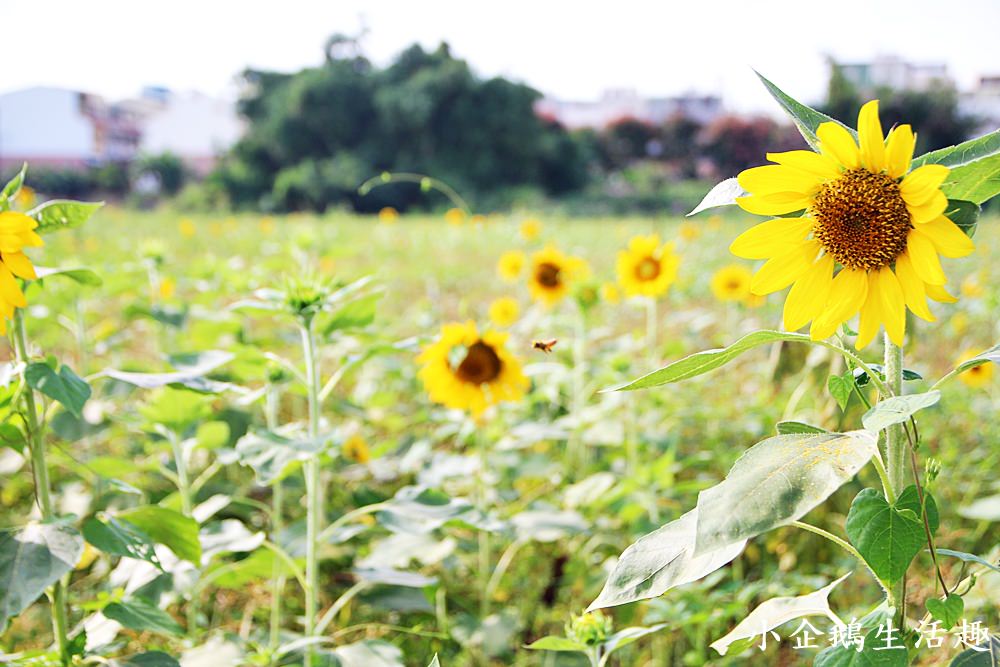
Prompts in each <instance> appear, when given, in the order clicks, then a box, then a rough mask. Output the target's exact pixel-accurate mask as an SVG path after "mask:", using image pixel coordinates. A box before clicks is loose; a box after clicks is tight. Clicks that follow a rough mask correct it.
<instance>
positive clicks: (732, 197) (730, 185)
mask: <svg viewBox="0 0 1000 667" xmlns="http://www.w3.org/2000/svg"><path fill="white" fill-rule="evenodd" d="M748 194H750V193H749V192H747V191H746V190H744V189H743V188H742V187H740V184H739V182H737V180H736V179H735V178H727V179H726V180H724V181H722V182H721V183H717V184H716V185H715V187H714V188H712V189H711V190H709V191H708V194H707V195H705V198H704V199H702V200H701V203H700V204H698V205H697V206H695V207H694V209H693V210H692V211H691V212H690V213H688V217H690V216H692V215H697V214H698V213H701V212H702V211H704V210H706V209H710V208H715V207H716V206H731V205H733V204H735V203H736V198H737V197H745V196H747V195H748Z"/></svg>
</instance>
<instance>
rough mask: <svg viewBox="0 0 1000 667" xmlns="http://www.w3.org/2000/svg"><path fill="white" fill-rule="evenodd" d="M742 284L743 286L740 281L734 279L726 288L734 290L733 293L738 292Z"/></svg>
mask: <svg viewBox="0 0 1000 667" xmlns="http://www.w3.org/2000/svg"><path fill="white" fill-rule="evenodd" d="M740 284H741V283H740V281H738V280H736V279H735V278H733V279H732V280H730V281H729V282H727V283H726V287H728V288H729V289H730V290H732V291H733V292H735V291H736V290H738V289H739V288H740Z"/></svg>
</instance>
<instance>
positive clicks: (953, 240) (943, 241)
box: [913, 215, 976, 257]
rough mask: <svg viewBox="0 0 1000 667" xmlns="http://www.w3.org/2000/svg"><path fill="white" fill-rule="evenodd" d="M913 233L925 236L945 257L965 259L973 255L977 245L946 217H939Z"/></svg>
mask: <svg viewBox="0 0 1000 667" xmlns="http://www.w3.org/2000/svg"><path fill="white" fill-rule="evenodd" d="M913 231H915V232H917V233H918V234H925V235H926V236H927V237H928V238H929V239H930V240H931V243H933V244H934V247H935V248H937V251H938V252H939V253H941V254H942V255H944V256H945V257H965V256H966V255H970V254H972V252H973V251H975V249H976V244H975V243H973V242H972V239H970V238H969V237H968V236H966V234H965V232H963V231H962V230H961V229H959V228H958V225H956V224H955V223H954V222H952V221H951V220H949V219H948V218H946V217H945V216H943V215H942V216H939V217H937V218H935V219H934V220H932V221H931V222H925V223H924V224H922V225H920V226H919V227H917V228H915V229H914V230H913Z"/></svg>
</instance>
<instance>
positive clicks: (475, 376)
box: [455, 340, 503, 384]
mask: <svg viewBox="0 0 1000 667" xmlns="http://www.w3.org/2000/svg"><path fill="white" fill-rule="evenodd" d="M502 367H503V362H502V361H500V357H499V356H498V355H497V353H496V350H494V349H493V348H492V347H491V346H489V345H487V344H486V343H484V342H483V341H481V340H477V341H476V342H475V343H473V344H472V345H470V346H469V349H468V350H466V352H465V358H464V359H462V361H461V363H459V364H458V368H457V369H456V370H455V376H456V377H457V378H458V379H459V380H461V381H462V382H468V383H469V384H485V383H487V382H492V381H493V380H495V379H496V378H497V376H499V375H500V369H501V368H502Z"/></svg>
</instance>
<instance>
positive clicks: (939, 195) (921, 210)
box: [904, 190, 948, 225]
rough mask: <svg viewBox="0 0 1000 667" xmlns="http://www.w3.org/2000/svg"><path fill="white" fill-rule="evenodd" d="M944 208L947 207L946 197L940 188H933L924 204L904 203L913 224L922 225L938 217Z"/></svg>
mask: <svg viewBox="0 0 1000 667" xmlns="http://www.w3.org/2000/svg"><path fill="white" fill-rule="evenodd" d="M904 201H905V200H904ZM946 208H948V198H947V197H945V196H944V193H943V192H941V191H940V190H935V191H934V194H932V195H931V197H930V199H928V200H927V202H926V203H924V204H921V205H919V206H913V205H911V204H907V205H906V210H908V211H909V212H910V220H912V221H913V224H915V225H922V224H924V223H926V222H930V221H931V220H934V219H936V218H938V217H939V216H940V215H941V214H942V213H944V211H945V209H946Z"/></svg>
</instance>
